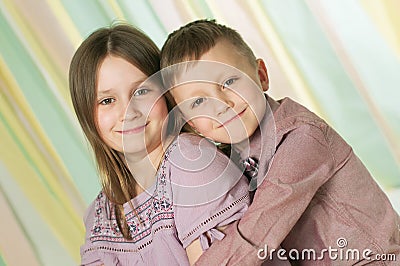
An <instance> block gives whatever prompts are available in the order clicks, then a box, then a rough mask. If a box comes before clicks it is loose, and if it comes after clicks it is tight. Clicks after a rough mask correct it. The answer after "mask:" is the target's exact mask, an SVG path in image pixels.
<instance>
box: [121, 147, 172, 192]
mask: <svg viewBox="0 0 400 266" xmlns="http://www.w3.org/2000/svg"><path fill="white" fill-rule="evenodd" d="M169 143H170V140H168V143H166V144H164V145H163V144H162V143H160V144H159V145H157V146H155V147H153V148H152V150H151V151H149V152H148V153H146V154H143V155H142V156H137V155H135V156H132V155H129V154H125V159H126V162H127V163H128V167H129V170H130V171H131V173H132V175H133V176H134V178H135V179H136V182H137V185H136V188H135V189H136V192H137V194H139V193H141V192H143V191H144V190H147V189H149V188H150V187H151V186H152V185H153V184H154V182H155V181H156V173H157V171H158V168H159V166H160V164H161V162H162V158H163V156H164V153H165V149H166V148H167V147H168V146H169ZM167 144H168V145H167Z"/></svg>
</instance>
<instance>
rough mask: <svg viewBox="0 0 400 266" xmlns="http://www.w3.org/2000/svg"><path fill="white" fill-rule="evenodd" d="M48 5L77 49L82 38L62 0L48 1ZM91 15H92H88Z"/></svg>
mask: <svg viewBox="0 0 400 266" xmlns="http://www.w3.org/2000/svg"><path fill="white" fill-rule="evenodd" d="M47 4H48V5H49V7H50V8H51V9H52V10H53V13H54V16H55V17H57V19H58V21H60V25H61V27H62V28H63V32H65V34H67V35H68V37H69V39H70V40H71V42H72V45H73V46H74V48H75V49H77V48H78V46H79V45H80V44H81V42H82V36H81V34H80V33H79V31H78V29H77V28H76V27H75V24H74V22H73V21H72V19H71V17H70V16H69V15H68V13H67V11H66V10H65V9H64V7H63V5H62V3H61V1H60V0H47ZM88 15H90V14H88Z"/></svg>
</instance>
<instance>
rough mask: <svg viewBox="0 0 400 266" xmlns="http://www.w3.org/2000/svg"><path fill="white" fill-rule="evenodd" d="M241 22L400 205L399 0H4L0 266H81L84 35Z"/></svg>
mask: <svg viewBox="0 0 400 266" xmlns="http://www.w3.org/2000/svg"><path fill="white" fill-rule="evenodd" d="M205 17H207V18H216V19H217V21H218V22H220V23H223V24H226V25H228V26H231V27H233V28H235V29H237V30H238V31H239V32H240V33H241V34H242V35H243V37H244V38H245V40H247V41H248V43H249V44H250V46H251V47H252V48H253V49H254V51H255V53H256V55H257V56H258V57H262V58H264V59H265V60H266V62H267V66H268V68H269V74H270V78H271V90H270V92H271V95H272V96H274V97H275V98H280V97H283V96H290V97H292V98H294V99H296V100H298V101H299V102H301V103H302V104H304V105H306V106H307V107H309V108H310V109H312V110H313V111H315V112H316V113H318V114H319V115H321V116H322V117H323V118H325V119H326V120H327V121H328V122H329V123H330V124H331V125H332V126H333V127H334V128H336V129H337V131H339V132H340V133H341V134H342V136H343V137H344V138H345V139H346V140H347V141H348V142H349V143H350V144H351V145H352V146H353V148H354V149H355V151H356V153H357V154H358V155H359V156H360V157H361V159H362V160H363V162H364V163H365V164H366V165H367V167H368V168H369V169H370V171H371V172H372V173H373V175H374V176H375V178H376V180H377V181H378V182H379V184H380V185H381V186H382V187H383V188H384V189H385V191H387V193H388V195H389V197H390V198H391V200H392V202H393V204H394V205H395V206H396V208H397V209H398V210H400V141H399V139H400V123H399V122H400V104H399V99H400V86H399V84H400V1H397V0H358V1H357V0H335V1H331V0H309V1H305V0H304V1H303V0H264V1H233V0H231V1H228V0H225V1H216V0H215V1H211V0H210V1H207V0H198V1H178V0H175V1H174V0H160V1H156V0H153V1H145V0H120V1H114V0H97V1H95V0H85V1H82V0H36V1H35V0H0V31H1V33H0V34H1V35H0V151H1V155H0V211H1V218H0V221H1V224H0V265H76V264H78V263H79V246H80V245H81V244H82V241H83V235H84V228H83V224H82V215H83V212H84V210H85V208H86V207H87V205H88V204H89V203H90V202H91V201H92V199H93V198H94V197H95V195H96V193H97V192H98V190H99V183H98V181H97V176H96V170H95V166H94V163H93V158H92V155H91V154H90V153H89V151H88V147H87V143H86V141H85V140H84V138H83V135H82V133H81V131H80V128H79V127H78V124H77V121H76V118H75V116H74V113H73V110H72V107H71V102H70V99H69V92H68V84H67V73H68V65H69V62H70V59H71V57H72V55H73V53H74V51H75V49H76V48H77V47H78V45H79V44H80V43H81V41H82V40H83V38H85V37H86V36H88V34H89V33H91V32H92V31H93V30H95V29H96V28H98V27H100V26H107V25H110V23H111V22H112V21H115V20H124V21H128V22H130V23H132V24H134V25H136V26H138V27H139V28H141V29H142V30H143V31H145V32H146V33H147V34H148V35H149V36H150V37H151V38H153V40H154V41H155V42H156V43H157V44H158V45H159V46H160V47H161V45H162V44H163V41H164V40H165V38H166V36H167V33H168V32H170V31H172V30H174V29H176V28H177V27H179V26H180V25H183V24H185V23H187V22H189V21H191V20H194V19H197V18H205Z"/></svg>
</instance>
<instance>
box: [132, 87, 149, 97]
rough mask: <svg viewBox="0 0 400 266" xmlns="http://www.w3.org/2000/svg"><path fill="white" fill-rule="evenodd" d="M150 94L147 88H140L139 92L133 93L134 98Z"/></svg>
mask: <svg viewBox="0 0 400 266" xmlns="http://www.w3.org/2000/svg"><path fill="white" fill-rule="evenodd" d="M148 92H149V90H148V89H146V88H139V89H137V90H136V91H135V92H134V93H133V96H140V95H145V94H147V93H148Z"/></svg>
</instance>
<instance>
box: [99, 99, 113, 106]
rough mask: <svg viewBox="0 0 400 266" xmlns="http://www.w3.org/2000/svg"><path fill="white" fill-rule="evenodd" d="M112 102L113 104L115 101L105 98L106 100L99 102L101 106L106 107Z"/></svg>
mask: <svg viewBox="0 0 400 266" xmlns="http://www.w3.org/2000/svg"><path fill="white" fill-rule="evenodd" d="M113 102H115V99H113V98H106V99H103V100H101V101H100V104H101V105H108V104H111V103H113Z"/></svg>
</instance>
